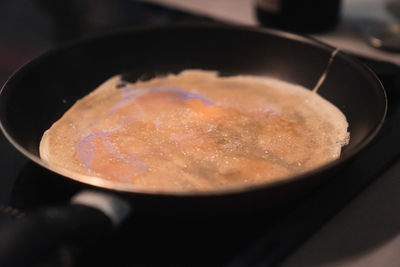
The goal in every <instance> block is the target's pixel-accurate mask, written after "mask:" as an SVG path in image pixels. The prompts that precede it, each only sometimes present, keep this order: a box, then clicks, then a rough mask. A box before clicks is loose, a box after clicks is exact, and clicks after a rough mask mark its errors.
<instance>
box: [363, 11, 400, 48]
mask: <svg viewBox="0 0 400 267" xmlns="http://www.w3.org/2000/svg"><path fill="white" fill-rule="evenodd" d="M358 25H359V27H360V29H361V31H362V32H363V34H364V38H365V40H366V42H367V43H368V44H369V45H371V46H372V47H375V48H378V49H382V50H387V51H391V52H400V25H399V24H398V23H390V22H386V21H383V20H376V19H375V20H374V19H363V20H360V21H359V23H358Z"/></svg>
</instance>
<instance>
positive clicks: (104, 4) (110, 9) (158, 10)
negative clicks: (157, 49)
mask: <svg viewBox="0 0 400 267" xmlns="http://www.w3.org/2000/svg"><path fill="white" fill-rule="evenodd" d="M194 20H195V21H197V22H198V21H203V20H204V21H207V20H209V19H208V18H205V17H199V16H196V17H193V16H191V15H188V14H187V13H184V12H180V11H178V10H172V9H168V8H166V7H161V6H158V5H155V4H150V3H144V2H141V1H135V0H112V1H110V0H68V1H53V0H2V1H0V85H2V84H3V83H4V82H5V81H6V79H7V78H8V77H9V76H10V75H11V74H12V73H13V72H14V71H15V70H16V69H17V68H18V67H19V66H21V65H22V64H24V63H25V62H27V61H28V60H29V59H31V58H33V57H35V56H38V55H40V54H41V53H43V52H45V51H47V50H49V49H50V48H52V47H55V46H58V45H60V44H63V43H66V42H68V41H71V40H76V39H81V38H87V37H90V36H94V35H99V34H103V33H107V32H110V31H114V30H119V29H125V28H130V27H136V26H142V25H157V24H165V23H168V22H178V23H179V22H190V21H194Z"/></svg>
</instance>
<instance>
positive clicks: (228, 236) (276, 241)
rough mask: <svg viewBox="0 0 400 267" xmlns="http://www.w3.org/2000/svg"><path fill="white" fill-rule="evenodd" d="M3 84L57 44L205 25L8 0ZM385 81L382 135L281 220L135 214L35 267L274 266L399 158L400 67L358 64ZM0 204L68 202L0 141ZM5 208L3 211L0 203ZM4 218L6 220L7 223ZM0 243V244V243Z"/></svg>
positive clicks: (111, 6) (23, 206) (134, 8)
mask: <svg viewBox="0 0 400 267" xmlns="http://www.w3.org/2000/svg"><path fill="white" fill-rule="evenodd" d="M0 16H2V18H4V23H0V44H1V45H0V58H3V60H2V63H0V83H3V82H4V81H5V79H6V78H7V77H8V76H9V75H10V74H11V72H12V71H14V70H15V69H16V68H17V67H18V66H19V65H20V64H22V63H24V62H25V61H27V60H28V59H29V58H31V57H32V56H36V55H38V54H39V53H40V52H43V51H45V50H47V49H48V48H50V47H53V46H56V45H57V44H59V43H63V42H65V41H68V40H71V39H76V38H79V37H83V36H90V35H93V34H96V35H97V34H99V33H102V32H108V31H112V30H115V29H120V28H125V27H132V26H137V25H147V24H164V23H169V22H186V21H190V22H193V21H196V22H197V21H209V20H210V19H209V18H206V17H201V16H197V15H193V14H189V13H185V12H181V11H177V10H173V9H168V8H165V7H160V6H157V5H153V4H146V3H142V2H136V1H128V0H118V1H105V0H104V1H94V0H92V1H90V0H86V1H78V0H74V1H64V2H63V3H62V4H59V3H53V1H47V0H36V1H33V0H32V1H23V0H16V1H11V0H9V1H3V2H1V3H0ZM358 59H359V60H361V61H362V62H364V63H366V64H367V65H368V66H369V67H370V68H372V69H373V70H374V71H375V72H376V73H377V74H378V76H379V77H380V78H381V80H382V83H383V84H384V86H385V88H386V90H387V93H388V99H389V110H388V116H387V119H386V121H385V123H384V125H383V128H382V130H381V132H380V133H379V134H378V136H377V137H376V138H375V140H374V141H373V142H372V143H371V145H370V146H369V147H367V148H366V149H365V150H364V151H363V152H362V153H361V154H360V156H358V157H357V158H355V159H354V160H353V161H352V162H350V163H349V164H348V165H347V166H346V167H345V168H344V169H342V170H341V171H340V172H339V173H338V174H337V175H336V176H335V177H334V179H332V180H330V181H329V182H328V183H326V184H324V185H322V186H321V187H319V188H318V189H317V190H315V191H314V192H313V193H311V194H309V195H307V196H306V197H305V198H303V199H301V200H299V202H298V203H297V205H296V206H291V207H290V208H288V209H286V210H283V211H281V212H280V213H279V214H270V213H263V212H258V213H254V214H247V215H245V216H244V215H241V216H234V215H232V216H229V217H227V216H220V217H212V218H185V217H179V218H177V217H165V216H164V217H161V216H154V215H141V216H133V217H132V218H131V219H129V221H128V222H127V223H125V224H124V225H123V226H122V227H121V228H120V229H119V230H117V231H116V232H115V233H114V234H113V235H112V236H110V237H109V238H108V239H107V240H105V242H103V243H101V244H91V245H90V246H88V247H81V246H79V245H77V244H73V245H65V246H63V247H62V248H61V249H58V250H56V252H55V253H51V255H50V256H49V257H48V258H47V259H46V260H45V261H44V262H43V263H41V264H40V265H39V266H99V267H101V266H121V267H123V266H133V265H139V266H142V265H153V266H154V265H156V266H169V265H210V264H213V265H227V266H243V265H247V266H248V265H252V266H254V265H260V266H261V265H262V266H273V265H276V264H278V263H279V262H280V261H281V260H282V259H284V258H285V257H286V256H287V255H288V254H289V253H291V252H292V251H293V249H295V248H296V247H297V246H298V245H300V244H301V243H302V242H303V241H304V240H306V239H307V238H308V237H309V236H310V235H311V234H312V233H314V232H315V231H316V230H317V229H318V228H319V227H320V226H321V225H323V223H324V222H326V221H327V220H329V218H331V217H332V216H334V215H335V214H336V213H337V212H338V211H340V210H341V209H342V208H343V207H344V206H345V205H346V203H348V202H349V201H350V200H351V199H353V198H354V197H355V196H356V195H357V194H358V193H359V192H360V191H362V190H363V188H365V187H366V186H367V185H368V184H369V183H370V182H372V181H373V180H375V179H379V177H380V174H381V173H382V172H383V171H384V170H385V169H387V168H388V167H389V166H390V165H391V164H392V163H393V162H394V161H395V160H397V159H398V157H399V155H400V144H399V143H398V142H397V138H398V136H400V125H399V124H398V123H397V121H399V120H400V68H399V67H398V66H396V65H393V64H390V63H386V62H379V61H375V60H371V59H366V58H361V57H358ZM0 177H1V178H0V203H3V204H5V205H12V206H14V207H16V208H18V209H20V210H21V211H24V210H28V209H31V208H35V207H38V206H41V205H45V204H61V203H63V202H66V201H68V198H69V197H70V195H71V194H73V192H74V190H75V189H74V188H69V187H65V186H64V185H61V184H60V183H59V182H58V181H55V180H54V179H52V176H50V175H49V174H48V173H47V172H46V171H44V170H43V169H41V168H39V167H37V166H36V165H35V164H33V163H32V162H29V161H28V160H26V159H25V158H24V157H23V156H22V155H20V154H19V153H18V152H17V151H16V150H15V149H14V148H13V147H12V146H11V145H10V144H9V143H8V142H7V141H6V140H5V138H4V136H3V135H0ZM0 208H1V205H0ZM1 218H2V217H0V219H1ZM0 242H1V241H0Z"/></svg>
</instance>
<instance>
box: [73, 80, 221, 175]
mask: <svg viewBox="0 0 400 267" xmlns="http://www.w3.org/2000/svg"><path fill="white" fill-rule="evenodd" d="M118 88H121V89H122V90H121V91H122V100H121V102H120V103H119V104H117V105H115V106H114V107H112V108H111V109H110V110H109V115H112V113H113V112H114V111H115V110H117V109H119V108H122V107H124V106H125V105H126V104H127V103H128V102H132V101H133V102H134V101H136V99H137V97H139V96H142V95H145V94H151V93H156V92H176V93H178V96H176V100H183V101H184V100H188V99H200V100H201V101H202V102H203V104H204V105H208V106H214V105H216V104H215V103H214V102H212V101H211V100H209V99H208V98H206V97H205V96H203V95H201V94H195V93H190V92H187V91H185V90H183V89H181V88H178V87H173V86H158V87H150V88H135V87H133V86H130V85H123V86H122V85H121V86H119V87H118ZM135 104H136V103H135ZM138 110H139V112H140V113H141V114H132V118H133V119H134V120H136V119H139V118H140V115H143V114H144V112H143V110H142V109H141V107H140V105H138ZM154 125H155V126H156V128H157V129H159V126H160V125H161V122H160V120H159V119H158V118H157V119H156V120H155V121H154ZM121 127H122V125H121V126H120V127H118V128H116V129H113V130H110V131H105V132H99V133H95V134H91V135H88V136H86V137H85V138H83V139H82V140H80V141H79V142H78V143H77V150H78V154H79V158H80V159H81V162H82V163H83V165H84V166H85V168H86V169H87V171H88V172H89V173H91V171H92V161H93V156H94V153H95V148H94V143H93V138H95V137H99V136H101V137H102V142H103V145H104V147H105V148H106V149H107V151H108V152H109V153H110V154H111V155H113V156H114V157H116V158H119V159H121V160H123V161H125V162H126V163H129V164H132V165H136V166H137V167H139V171H138V173H135V174H132V175H137V174H140V173H143V172H145V171H146V169H147V165H146V163H144V162H142V161H140V160H139V159H138V155H129V157H126V156H123V155H121V154H120V153H119V152H118V151H117V150H116V149H115V148H114V147H113V146H112V144H111V142H110V141H109V138H108V135H109V134H110V133H113V132H114V131H116V130H118V129H120V128H121ZM121 178H122V177H121ZM125 178H127V179H128V177H125Z"/></svg>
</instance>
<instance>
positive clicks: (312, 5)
mask: <svg viewBox="0 0 400 267" xmlns="http://www.w3.org/2000/svg"><path fill="white" fill-rule="evenodd" d="M255 9H256V15H257V19H258V21H259V22H260V23H261V24H262V25H264V26H268V27H273V28H279V29H284V30H288V31H293V32H301V33H317V32H324V31H328V30H331V29H333V28H334V27H335V26H336V24H337V22H338V20H339V13H340V0H323V1H322V0H256V6H255Z"/></svg>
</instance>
